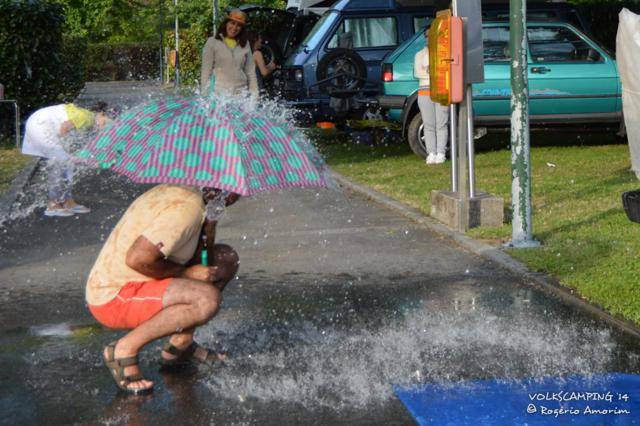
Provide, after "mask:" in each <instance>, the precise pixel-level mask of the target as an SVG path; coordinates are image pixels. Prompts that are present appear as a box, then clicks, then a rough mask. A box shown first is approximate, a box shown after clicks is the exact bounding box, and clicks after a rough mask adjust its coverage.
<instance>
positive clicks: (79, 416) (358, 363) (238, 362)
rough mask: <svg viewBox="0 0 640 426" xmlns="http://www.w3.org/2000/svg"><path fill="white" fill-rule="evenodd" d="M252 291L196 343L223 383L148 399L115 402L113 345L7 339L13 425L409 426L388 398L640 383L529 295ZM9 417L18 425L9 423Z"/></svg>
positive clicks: (4, 390) (93, 338)
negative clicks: (523, 386)
mask: <svg viewBox="0 0 640 426" xmlns="http://www.w3.org/2000/svg"><path fill="white" fill-rule="evenodd" d="M312 282H314V280H313V279H311V278H309V277H297V278H295V279H291V278H288V281H284V282H278V283H277V284H274V283H273V280H266V279H259V278H258V279H256V280H255V281H253V282H249V281H248V280H242V281H241V282H240V283H239V284H238V285H237V286H236V287H235V288H234V289H232V290H231V291H229V292H228V294H227V295H226V299H225V302H224V305H223V309H222V310H221V313H220V314H219V315H218V317H216V319H214V321H213V322H212V323H211V324H209V325H208V326H207V327H205V328H203V329H201V330H199V332H198V334H197V337H198V340H199V341H201V342H203V343H206V344H208V345H210V346H212V347H214V348H217V349H224V350H226V351H228V353H229V360H228V361H227V362H226V363H225V365H224V366H219V367H218V368H216V369H215V370H214V371H213V372H210V373H206V372H189V371H187V372H183V373H181V374H179V375H176V374H160V373H159V371H158V368H157V356H158V348H159V343H155V344H153V345H151V346H150V347H149V348H147V349H146V350H145V351H144V352H143V353H142V354H141V365H142V368H143V371H144V373H145V374H146V375H147V376H149V378H150V379H152V380H154V381H155V382H156V389H155V392H154V394H153V395H151V396H150V397H148V398H142V399H140V398H131V397H129V398H126V397H122V396H118V395H117V393H116V391H115V387H114V385H113V383H112V381H111V378H110V376H109V374H108V372H107V370H106V369H105V368H104V367H103V366H102V363H101V359H100V348H101V347H102V346H103V345H105V344H106V343H108V342H109V341H111V340H114V339H115V338H117V335H118V334H117V333H114V332H112V331H107V330H104V329H102V328H100V327H96V326H95V325H92V324H84V325H82V324H81V325H78V324H68V323H62V324H52V325H51V324H50V325H40V326H36V327H31V328H29V329H15V330H11V331H7V332H5V333H3V334H1V335H0V362H2V363H3V365H8V366H11V368H6V369H3V370H2V373H0V374H1V375H2V379H1V380H0V395H2V396H1V397H0V408H2V409H3V410H2V411H3V413H5V419H7V420H8V421H9V423H12V424H15V423H43V422H45V423H49V424H53V423H55V424H61V423H63V424H74V423H76V424H160V423H162V424H168V423H172V422H175V421H178V420H183V421H184V420H185V419H189V423H191V424H211V423H216V424H219V423H220V424H222V423H224V424H252V423H259V424H283V423H296V422H303V421H304V422H306V423H312V424H327V423H331V422H337V421H341V422H348V423H369V424H371V423H372V422H373V423H381V422H384V423H385V424H387V423H388V424H394V423H396V424H399V423H407V422H409V421H410V420H409V417H408V414H407V413H406V411H405V410H404V408H403V407H402V406H401V405H400V403H399V402H398V401H397V400H396V399H395V397H394V396H393V393H392V388H391V384H401V385H408V384H416V383H423V382H427V381H428V382H433V381H436V382H440V381H451V380H464V379H489V378H516V379H517V378H526V377H544V376H562V375H570V374H589V373H601V372H614V371H616V372H629V373H637V372H638V370H639V368H640V346H639V345H638V342H637V341H635V340H634V339H631V338H628V337H625V336H622V335H618V334H617V332H615V331H611V330H610V329H608V328H607V327H605V326H603V325H602V324H598V323H596V322H595V321H594V320H592V319H589V318H586V317H583V316H580V315H578V314H575V313H571V310H570V309H568V308H566V307H563V306H561V305H559V304H556V303H555V302H552V301H550V300H549V299H547V298H545V297H544V296H543V295H541V294H540V293H538V292H536V291H533V290H531V289H529V288H524V287H517V286H513V285H512V284H510V283H502V284H501V283H497V284H496V285H495V286H491V287H489V286H480V285H476V284H474V283H473V280H472V279H468V278H462V279H461V280H457V279H452V280H450V282H447V281H446V280H438V281H436V280H434V279H433V278H431V280H430V281H429V282H427V281H424V280H420V279H417V278H412V279H409V280H408V281H407V282H402V283H396V284H392V283H388V282H384V281H382V282H383V284H379V285H378V284H375V282H376V280H375V277H373V278H369V279H368V280H367V283H366V284H358V285H354V284H352V283H349V282H345V281H344V280H343V279H342V278H336V279H335V280H334V281H331V280H325V281H324V282H322V283H318V284H313V285H312V284H309V283H312ZM7 413H8V416H7Z"/></svg>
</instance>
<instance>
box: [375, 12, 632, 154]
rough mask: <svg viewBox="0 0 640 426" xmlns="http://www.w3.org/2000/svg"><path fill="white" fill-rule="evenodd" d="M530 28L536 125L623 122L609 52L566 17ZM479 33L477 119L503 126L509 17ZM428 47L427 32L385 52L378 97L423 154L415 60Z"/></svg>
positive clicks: (475, 90)
mask: <svg viewBox="0 0 640 426" xmlns="http://www.w3.org/2000/svg"><path fill="white" fill-rule="evenodd" d="M527 32H528V38H529V45H528V46H527V50H528V51H527V56H528V68H529V92H530V93H529V95H530V114H531V123H532V124H551V123H555V124H574V123H606V122H609V123H620V122H621V119H622V99H621V96H622V91H621V86H620V79H619V76H618V70H617V67H616V62H615V60H614V59H613V56H612V54H611V53H610V52H608V51H607V50H606V49H605V48H603V47H602V46H600V45H599V44H598V43H596V42H595V41H594V40H592V39H591V38H589V37H588V36H587V35H585V34H584V33H583V32H581V31H580V30H578V29H577V28H576V27H575V26H573V25H571V24H569V23H565V22H535V21H533V22H529V23H528V24H527ZM482 37H483V43H484V62H485V64H484V73H485V81H484V83H481V84H474V85H473V109H474V113H475V122H476V123H477V124H479V125H502V126H504V125H506V124H508V123H509V119H510V113H511V108H510V99H511V80H510V64H511V58H510V53H509V23H508V22H504V21H501V22H485V23H484V24H483V30H482ZM424 45H425V39H424V35H423V33H417V34H416V35H414V36H413V37H412V38H410V39H409V40H407V41H406V42H405V43H403V44H402V45H401V46H399V47H398V48H397V49H396V50H395V51H394V52H392V53H391V54H390V55H389V56H388V57H387V58H385V61H384V63H383V67H382V79H383V86H384V89H383V92H384V94H383V95H382V96H380V97H379V98H378V101H379V103H380V106H381V108H383V109H384V110H385V111H386V113H387V116H388V118H389V119H390V120H392V121H397V122H400V123H402V128H403V132H404V135H405V136H406V137H407V139H408V142H409V144H410V146H411V149H412V150H413V151H414V152H415V153H416V154H417V155H419V156H422V157H426V150H425V146H424V142H423V139H422V118H421V117H420V114H419V110H418V105H417V90H418V85H417V81H416V79H415V78H414V77H413V60H414V56H415V54H416V52H418V51H419V50H420V49H422V48H423V47H424Z"/></svg>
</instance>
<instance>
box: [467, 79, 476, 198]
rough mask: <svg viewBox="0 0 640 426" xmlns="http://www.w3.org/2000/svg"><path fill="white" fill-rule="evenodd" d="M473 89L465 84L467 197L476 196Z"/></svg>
mask: <svg viewBox="0 0 640 426" xmlns="http://www.w3.org/2000/svg"><path fill="white" fill-rule="evenodd" d="M473 133H474V131H473V90H472V87H471V85H470V84H468V85H467V150H468V153H469V198H474V197H475V196H476V178H475V174H476V172H475V146H474V144H475V141H474V139H473Z"/></svg>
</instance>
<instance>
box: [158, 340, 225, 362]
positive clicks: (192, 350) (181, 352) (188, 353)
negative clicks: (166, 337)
mask: <svg viewBox="0 0 640 426" xmlns="http://www.w3.org/2000/svg"><path fill="white" fill-rule="evenodd" d="M198 348H200V350H201V351H202V350H204V351H206V355H205V357H204V358H202V357H199V356H196V351H197V350H198ZM162 350H163V351H164V352H166V353H168V354H171V355H175V357H176V358H173V359H164V358H161V359H160V365H161V366H162V367H163V368H173V367H184V366H186V365H189V364H194V363H195V364H203V365H206V366H207V367H212V366H213V365H214V364H215V363H216V362H220V361H222V359H221V358H220V357H221V356H224V354H218V353H215V352H213V351H212V350H210V349H207V348H205V347H203V346H200V345H199V344H197V343H196V342H191V344H190V345H189V346H187V347H186V348H185V349H178V348H176V347H175V346H173V345H172V344H171V342H170V341H167V343H165V344H164V345H163V346H162Z"/></svg>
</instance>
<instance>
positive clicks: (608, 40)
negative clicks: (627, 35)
mask: <svg viewBox="0 0 640 426" xmlns="http://www.w3.org/2000/svg"><path fill="white" fill-rule="evenodd" d="M571 3H573V4H576V5H578V6H579V9H580V12H581V13H582V15H583V16H584V18H585V20H586V21H587V23H588V24H589V26H590V27H591V32H592V33H593V36H594V37H595V38H596V40H598V41H599V42H600V43H602V44H603V45H604V46H605V47H606V48H608V49H610V50H612V51H615V50H616V33H617V31H618V14H619V13H620V11H621V10H622V8H623V7H626V8H627V9H629V10H631V11H632V12H634V13H640V2H639V1H638V0H618V1H610V0H573V1H572V2H571ZM612 23H613V24H612Z"/></svg>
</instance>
